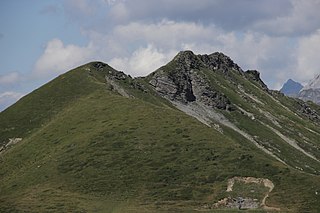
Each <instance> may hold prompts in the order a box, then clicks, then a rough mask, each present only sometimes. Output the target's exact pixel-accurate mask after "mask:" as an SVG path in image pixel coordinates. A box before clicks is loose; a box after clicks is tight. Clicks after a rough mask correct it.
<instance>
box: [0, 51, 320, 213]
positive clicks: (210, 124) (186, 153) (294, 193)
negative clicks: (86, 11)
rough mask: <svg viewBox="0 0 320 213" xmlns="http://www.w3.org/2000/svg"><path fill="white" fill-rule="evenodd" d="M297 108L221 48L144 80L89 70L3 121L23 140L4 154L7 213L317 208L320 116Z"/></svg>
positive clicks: (0, 174)
mask: <svg viewBox="0 0 320 213" xmlns="http://www.w3.org/2000/svg"><path fill="white" fill-rule="evenodd" d="M294 101H295V100H294V99H289V98H287V97H285V96H281V94H277V93H274V92H272V91H269V90H268V89H267V87H266V86H265V84H264V83H263V82H262V81H261V79H260V78H259V73H258V72H257V71H247V72H243V71H242V70H241V68H240V67H238V66H237V65H236V64H235V63H233V62H232V60H231V59H229V58H228V57H226V56H224V55H223V54H221V53H215V54H212V55H209V56H207V55H203V56H201V55H199V56H196V55H194V54H193V53H192V52H188V51H187V52H181V53H180V54H178V55H177V56H176V57H175V58H174V59H173V61H172V62H170V63H169V64H167V65H166V66H163V67H161V68H160V69H159V70H157V71H156V72H154V73H152V74H151V75H150V76H147V77H145V78H137V79H132V78H131V77H130V76H127V75H125V74H124V73H122V72H118V71H116V70H114V69H112V68H111V67H109V66H108V65H106V64H104V63H101V62H93V63H89V64H86V65H83V66H81V67H79V68H76V69H74V70H72V71H70V72H68V73H66V74H64V75H61V76H59V77H58V78H57V79H55V80H53V81H52V82H50V83H48V84H46V85H44V86H43V87H41V88H39V89H38V90H36V91H34V92H33V93H31V94H29V95H28V96H26V97H25V98H23V99H22V100H20V101H19V102H18V103H16V104H15V105H13V106H12V107H10V108H9V109H7V110H6V111H4V112H3V113H1V114H0V121H1V122H0V125H1V131H2V134H1V140H2V141H3V144H8V142H9V138H11V139H12V138H22V140H21V141H20V142H19V143H17V144H15V145H13V146H6V147H5V149H4V150H2V152H1V153H0V166H1V170H0V179H1V182H0V189H1V190H0V206H1V211H2V212H70V211H72V212H159V211H160V212H161V211H164V212H177V211H180V212H181V211H188V212H190V211H193V210H208V209H211V208H226V207H233V208H238V200H236V201H235V200H234V199H238V197H243V198H244V201H243V206H246V207H248V208H260V209H261V211H262V212H263V211H264V210H268V209H270V207H273V209H274V210H277V209H279V208H280V209H281V211H286V210H292V211H296V212H306V211H309V212H312V211H314V212H317V211H320V209H319V206H318V203H319V196H317V194H316V193H319V191H320V181H319V162H318V161H317V159H318V158H319V156H318V155H319V153H318V151H317V150H319V141H317V139H318V137H319V134H320V132H319V131H320V130H319V127H318V126H317V125H316V122H318V120H317V118H314V120H313V121H311V120H310V119H311V118H309V117H308V115H309V114H308V113H306V112H304V111H301V112H298V110H297V109H298V108H299V106H300V105H299V104H297V105H293V104H292V103H291V102H294ZM294 103H295V102H294ZM35 106H36V107H35ZM295 107H296V108H295ZM310 109H312V110H314V111H313V112H314V113H315V114H316V115H317V113H319V110H318V109H316V108H315V109H314V107H313V106H310ZM189 115H191V116H189ZM30 120H31V121H32V122H30ZM33 121H34V122H33ZM300 134H301V135H300ZM300 138H303V141H300ZM288 141H291V142H290V143H294V142H295V143H297V144H298V145H299V147H300V148H301V149H302V150H300V149H299V148H297V147H295V145H292V144H290V143H289V142H288ZM292 141H294V142H292ZM301 170H303V171H301ZM230 183H233V184H232V185H230ZM272 186H273V187H272ZM230 189H231V190H230ZM228 199H229V200H228ZM292 201H294V202H292ZM268 207H269V208H268Z"/></svg>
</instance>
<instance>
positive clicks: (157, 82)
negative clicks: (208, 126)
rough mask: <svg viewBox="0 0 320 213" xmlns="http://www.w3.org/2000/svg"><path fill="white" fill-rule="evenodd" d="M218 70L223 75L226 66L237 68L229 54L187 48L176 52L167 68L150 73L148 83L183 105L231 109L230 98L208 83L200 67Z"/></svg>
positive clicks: (236, 69) (226, 70)
mask: <svg viewBox="0 0 320 213" xmlns="http://www.w3.org/2000/svg"><path fill="white" fill-rule="evenodd" d="M202 68H206V69H210V70H212V71H221V72H223V73H224V74H227V73H228V72H229V71H230V69H234V70H235V71H237V72H241V69H240V68H239V66H238V65H236V64H235V63H234V62H233V61H232V60H231V59H230V58H229V57H227V56H225V55H223V54H222V53H214V54H211V55H198V56H197V55H195V54H193V52H191V51H184V52H180V53H179V54H178V55H177V56H176V57H175V58H174V59H173V61H172V62H171V64H170V65H169V66H167V67H165V69H164V67H162V68H160V69H159V70H157V71H155V72H154V73H153V74H151V80H150V81H149V83H150V84H151V85H152V86H153V87H154V88H155V90H156V91H157V92H159V94H161V95H162V96H163V97H165V98H167V99H169V100H171V101H178V102H181V103H184V104H187V103H190V102H194V101H198V102H200V103H203V104H204V105H206V106H209V107H212V108H217V109H223V110H234V109H235V108H234V107H233V106H232V103H231V102H230V100H229V99H228V98H227V97H226V96H225V95H224V94H223V93H221V92H219V91H218V90H215V89H214V87H213V86H212V85H210V83H209V80H208V79H207V77H206V75H204V74H203V73H202V72H200V69H202Z"/></svg>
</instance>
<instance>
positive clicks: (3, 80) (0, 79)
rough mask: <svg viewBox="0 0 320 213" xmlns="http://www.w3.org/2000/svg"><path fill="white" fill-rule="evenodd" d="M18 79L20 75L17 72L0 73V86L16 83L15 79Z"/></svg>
mask: <svg viewBox="0 0 320 213" xmlns="http://www.w3.org/2000/svg"><path fill="white" fill-rule="evenodd" d="M19 79H20V76H19V74H18V73H17V72H11V73H8V74H6V75H0V86H1V85H7V84H13V83H16V82H17V81H19Z"/></svg>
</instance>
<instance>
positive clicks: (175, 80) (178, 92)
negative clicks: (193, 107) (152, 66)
mask: <svg viewBox="0 0 320 213" xmlns="http://www.w3.org/2000/svg"><path fill="white" fill-rule="evenodd" d="M149 83H150V84H151V85H152V86H153V87H154V88H155V89H156V91H157V92H159V93H160V94H161V95H162V96H164V97H166V98H168V99H169V100H171V101H174V100H177V101H180V102H182V103H188V102H192V101H195V100H196V97H195V96H194V94H193V91H192V83H191V79H190V76H189V75H187V74H186V73H183V72H171V73H169V75H165V74H164V72H163V71H162V70H160V71H159V72H158V73H156V74H155V75H154V76H153V78H152V80H151V81H150V82H149Z"/></svg>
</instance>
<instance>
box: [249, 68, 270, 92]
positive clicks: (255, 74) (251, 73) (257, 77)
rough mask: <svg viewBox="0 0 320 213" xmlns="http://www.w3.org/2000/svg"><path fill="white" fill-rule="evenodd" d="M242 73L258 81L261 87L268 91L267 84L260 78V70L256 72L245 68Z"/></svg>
mask: <svg viewBox="0 0 320 213" xmlns="http://www.w3.org/2000/svg"><path fill="white" fill-rule="evenodd" d="M244 75H245V76H246V78H247V79H249V80H251V81H255V82H258V84H259V85H260V86H261V88H262V89H264V90H266V91H268V87H267V85H265V83H264V82H263V81H262V80H261V78H260V72H258V71H257V70H247V71H246V72H245V73H244Z"/></svg>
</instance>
